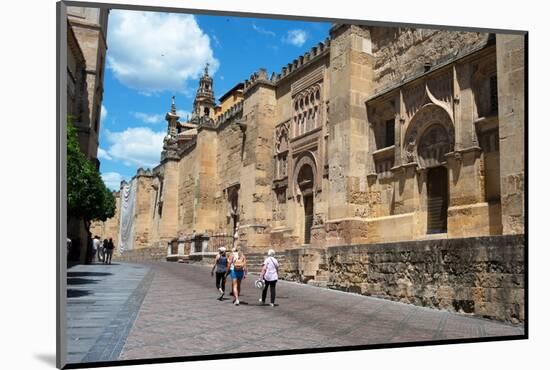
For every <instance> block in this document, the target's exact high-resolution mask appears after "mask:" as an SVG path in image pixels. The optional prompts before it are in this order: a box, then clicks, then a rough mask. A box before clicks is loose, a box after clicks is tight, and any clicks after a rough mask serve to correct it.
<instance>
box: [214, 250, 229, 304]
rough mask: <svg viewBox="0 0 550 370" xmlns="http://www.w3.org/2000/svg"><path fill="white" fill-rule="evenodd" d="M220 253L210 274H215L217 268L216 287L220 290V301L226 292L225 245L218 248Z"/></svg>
mask: <svg viewBox="0 0 550 370" xmlns="http://www.w3.org/2000/svg"><path fill="white" fill-rule="evenodd" d="M218 251H219V254H218V255H217V256H216V260H215V261H214V266H212V271H210V275H211V276H214V270H216V289H218V291H219V292H220V294H221V295H220V296H219V298H218V301H221V300H223V295H224V294H225V277H226V272H227V257H226V255H225V247H220V248H219V249H218Z"/></svg>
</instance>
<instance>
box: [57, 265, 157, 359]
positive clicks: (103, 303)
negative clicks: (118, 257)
mask: <svg viewBox="0 0 550 370" xmlns="http://www.w3.org/2000/svg"><path fill="white" fill-rule="evenodd" d="M151 280H152V272H151V270H150V268H148V267H145V266H142V265H135V264H119V263H115V262H113V263H112V264H111V265H103V264H93V265H76V266H72V267H69V268H68V270H67V352H68V356H67V362H68V363H81V362H93V361H111V360H117V359H118V357H119V354H120V352H121V350H122V346H123V345H124V343H125V340H126V337H127V336H128V332H129V331H130V328H131V327H132V324H133V323H134V319H135V317H136V315H137V312H138V310H139V307H140V305H141V302H142V301H143V297H144V296H145V293H146V292H147V288H148V287H149V285H150V283H151Z"/></svg>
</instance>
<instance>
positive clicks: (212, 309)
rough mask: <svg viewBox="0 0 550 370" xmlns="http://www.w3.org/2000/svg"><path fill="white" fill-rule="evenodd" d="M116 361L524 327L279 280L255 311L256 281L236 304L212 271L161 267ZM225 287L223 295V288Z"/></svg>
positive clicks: (155, 267)
mask: <svg viewBox="0 0 550 370" xmlns="http://www.w3.org/2000/svg"><path fill="white" fill-rule="evenodd" d="M144 266H147V267H148V268H150V269H151V271H153V272H154V276H153V278H152V281H151V286H150V288H149V290H148V292H147V295H146V296H145V298H144V300H143V303H142V304H141V308H140V310H139V314H138V316H137V318H136V320H135V323H134V326H133V328H132V329H131V331H130V333H129V335H128V338H127V339H126V342H125V345H124V347H123V349H122V352H121V354H120V359H140V358H151V357H156V358H158V357H172V356H194V355H207V354H220V353H242V352H251V351H266V350H285V349H305V348H321V347H334V346H349V345H365V344H380V343H399V342H411V341H426V340H444V339H459V338H482V337H491V336H507V335H522V334H523V333H524V331H523V326H512V325H507V324H503V323H499V322H494V321H489V320H484V319H478V318H473V317H468V316H463V315H458V314H454V313H449V312H445V311H437V310H433V309H428V308H423V307H417V306H412V305H406V304H401V303H397V302H391V301H386V300H382V299H377V298H372V297H366V296H361V295H355V294H350V293H343V292H339V291H334V290H328V289H323V288H316V287H312V286H309V285H304V284H298V283H293V282H285V281H279V282H278V283H277V303H278V304H279V305H278V306H276V307H270V306H261V305H260V304H259V302H258V297H259V291H258V290H256V289H255V288H254V287H253V281H254V279H255V278H257V277H256V276H253V275H252V276H250V277H249V278H248V279H245V280H244V281H243V297H242V298H241V305H240V306H234V305H233V304H232V303H231V299H230V297H229V296H228V297H227V298H226V299H225V300H224V301H222V302H220V301H218V300H216V298H217V297H218V294H217V291H216V289H215V286H214V278H211V277H210V273H209V271H210V267H207V266H200V265H187V264H179V263H168V262H164V263H163V262H159V263H151V264H147V265H144ZM229 284H230V280H228V285H227V288H229V286H230V285H229Z"/></svg>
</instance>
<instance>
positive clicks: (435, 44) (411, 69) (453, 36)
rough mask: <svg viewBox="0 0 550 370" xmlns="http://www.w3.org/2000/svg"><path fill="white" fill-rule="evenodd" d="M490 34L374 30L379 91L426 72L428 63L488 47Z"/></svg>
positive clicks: (378, 28) (375, 74)
mask: <svg viewBox="0 0 550 370" xmlns="http://www.w3.org/2000/svg"><path fill="white" fill-rule="evenodd" d="M487 37H488V34H487V33H479V32H457V31H444V30H430V29H420V28H417V29H405V30H403V29H402V28H397V27H395V28H393V27H373V28H372V29H371V39H372V52H373V54H374V56H375V60H376V62H375V64H374V83H375V84H376V90H377V91H380V90H383V89H384V88H385V87H387V86H389V85H391V84H393V83H396V82H398V81H399V80H400V79H401V78H402V77H405V78H407V77H411V76H414V75H416V74H418V73H422V72H423V68H424V64H425V63H436V62H438V61H440V60H441V59H442V58H446V57H450V56H452V55H453V54H454V53H455V52H456V53H457V54H459V53H460V54H462V53H466V52H468V51H469V50H473V49H474V48H476V47H478V46H480V45H482V44H484V43H485V42H486V41H487Z"/></svg>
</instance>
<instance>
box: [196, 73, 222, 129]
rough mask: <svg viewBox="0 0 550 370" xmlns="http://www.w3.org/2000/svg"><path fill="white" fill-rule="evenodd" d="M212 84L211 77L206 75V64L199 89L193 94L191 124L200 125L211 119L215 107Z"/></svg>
mask: <svg viewBox="0 0 550 370" xmlns="http://www.w3.org/2000/svg"><path fill="white" fill-rule="evenodd" d="M213 84H214V81H213V80H212V77H210V76H209V75H208V63H206V66H205V67H204V74H203V75H202V77H201V79H200V81H199V88H198V89H197V93H196V94H195V100H194V101H193V115H192V117H191V122H193V123H197V124H200V123H202V121H203V120H204V121H206V120H208V119H210V120H211V119H213V117H214V107H215V106H216V100H215V99H214V86H213ZM203 117H204V118H203Z"/></svg>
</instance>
